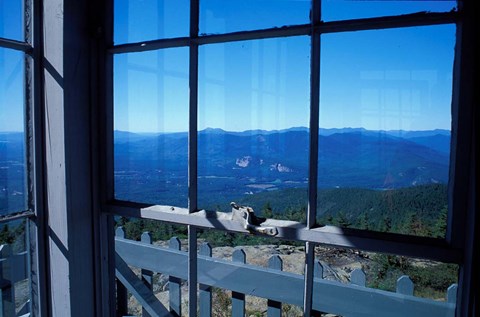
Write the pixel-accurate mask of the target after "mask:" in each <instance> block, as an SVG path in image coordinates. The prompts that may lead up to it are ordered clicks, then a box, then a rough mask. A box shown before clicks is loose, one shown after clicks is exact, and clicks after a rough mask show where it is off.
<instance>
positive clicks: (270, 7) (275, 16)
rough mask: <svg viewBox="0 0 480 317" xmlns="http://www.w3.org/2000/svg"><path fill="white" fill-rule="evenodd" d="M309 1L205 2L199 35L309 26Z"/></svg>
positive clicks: (219, 0)
mask: <svg viewBox="0 0 480 317" xmlns="http://www.w3.org/2000/svg"><path fill="white" fill-rule="evenodd" d="M310 5H311V4H310V1H309V0H242V1H224V0H203V1H200V34H212V33H228V32H237V31H248V30H255V29H266V28H273V27H282V26H286V25H294V24H306V23H309V21H310V20H309V12H310Z"/></svg>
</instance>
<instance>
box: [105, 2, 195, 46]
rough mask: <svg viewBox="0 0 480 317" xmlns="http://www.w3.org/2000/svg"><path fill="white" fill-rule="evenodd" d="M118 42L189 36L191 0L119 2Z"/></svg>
mask: <svg viewBox="0 0 480 317" xmlns="http://www.w3.org/2000/svg"><path fill="white" fill-rule="evenodd" d="M114 2H115V11H114V43H115V44H124V43H134V42H141V41H149V40H156V39H164V38H172V37H181V36H188V33H189V21H190V1H188V0H158V1H144V0H115V1H114Z"/></svg>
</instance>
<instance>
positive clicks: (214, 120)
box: [198, 37, 310, 218]
mask: <svg viewBox="0 0 480 317" xmlns="http://www.w3.org/2000/svg"><path fill="white" fill-rule="evenodd" d="M309 52H310V41H309V38H308V37H296V38H282V39H269V40H258V41H245V42H235V43H227V44H215V45H205V46H201V47H200V51H199V113H198V116H199V130H200V131H199V133H198V193H199V194H198V199H199V207H201V208H207V209H218V210H223V211H230V204H229V203H230V202H231V201H235V202H237V203H242V204H247V205H250V206H252V207H254V208H255V209H256V212H257V213H260V212H261V210H262V209H264V207H268V206H267V205H268V203H269V202H272V203H273V202H274V201H275V199H277V197H278V196H282V197H284V200H283V201H284V202H285V204H284V205H282V206H278V209H276V208H274V209H273V211H274V213H278V214H277V215H276V216H279V217H281V218H285V217H286V214H287V212H290V213H291V214H298V213H300V214H302V215H304V211H305V209H304V208H305V206H306V201H307V196H306V191H305V190H304V189H305V188H306V186H307V180H308V128H306V127H307V126H308V123H309V83H310V70H309V67H310V61H309ZM299 188H300V189H299ZM287 198H288V199H287ZM268 208H270V207H268ZM270 211H272V210H271V208H270Z"/></svg>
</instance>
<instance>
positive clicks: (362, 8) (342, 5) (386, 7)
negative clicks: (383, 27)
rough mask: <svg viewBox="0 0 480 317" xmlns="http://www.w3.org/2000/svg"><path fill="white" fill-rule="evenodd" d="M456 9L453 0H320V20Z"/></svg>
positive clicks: (455, 2) (455, 3)
mask: <svg viewBox="0 0 480 317" xmlns="http://www.w3.org/2000/svg"><path fill="white" fill-rule="evenodd" d="M456 9H457V1H454V0H428V1H427V0H419V1H405V0H389V1H352V0H322V20H323V21H335V20H350V19H361V18H375V17H382V16H389V15H400V14H409V13H417V12H449V11H452V10H456Z"/></svg>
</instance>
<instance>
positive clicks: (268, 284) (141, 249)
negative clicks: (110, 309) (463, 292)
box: [115, 228, 457, 317]
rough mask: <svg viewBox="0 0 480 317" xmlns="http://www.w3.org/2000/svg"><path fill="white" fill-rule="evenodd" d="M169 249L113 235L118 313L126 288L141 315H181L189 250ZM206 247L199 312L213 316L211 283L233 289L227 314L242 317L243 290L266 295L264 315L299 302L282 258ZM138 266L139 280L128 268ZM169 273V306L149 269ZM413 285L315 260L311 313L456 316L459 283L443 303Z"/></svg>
mask: <svg viewBox="0 0 480 317" xmlns="http://www.w3.org/2000/svg"><path fill="white" fill-rule="evenodd" d="M169 246H170V247H169V248H166V247H159V246H154V245H152V244H151V239H150V236H149V235H148V234H147V233H144V234H143V235H142V241H133V240H128V239H125V233H124V231H123V229H122V228H118V229H117V231H116V237H115V251H116V277H117V279H118V281H119V283H117V304H118V305H117V308H118V315H119V316H124V315H127V313H128V312H127V291H128V292H130V293H131V294H133V295H134V296H135V297H136V299H137V301H138V302H139V303H140V304H141V305H142V309H143V312H142V316H149V317H150V316H181V314H182V311H181V309H182V305H181V303H182V299H181V290H180V287H181V281H182V280H186V279H187V265H188V254H187V252H185V251H181V248H180V247H181V245H180V241H179V240H178V239H177V238H172V239H171V240H170V244H169ZM211 254H212V250H211V247H210V245H208V244H203V245H202V246H201V247H200V248H199V256H198V263H197V266H198V267H197V278H198V281H199V283H200V286H199V316H200V317H210V316H212V287H216V288H221V289H225V290H231V291H232V308H231V316H233V317H244V316H245V294H248V295H252V296H256V297H261V298H266V299H268V310H267V315H268V316H269V317H274V316H281V305H282V303H287V304H292V305H296V306H302V305H303V289H304V276H303V275H299V274H293V273H289V272H283V271H282V260H281V258H280V257H279V256H277V255H274V256H272V257H271V258H270V261H269V267H268V268H264V267H259V266H255V265H251V264H247V263H245V252H244V251H243V250H241V249H237V250H235V252H234V253H233V256H232V261H228V260H223V259H217V258H212V257H211ZM129 266H133V267H136V268H139V269H141V270H142V271H141V272H142V279H139V278H138V277H137V275H136V274H135V273H134V272H133V271H132V270H131V269H130V267H129ZM154 272H157V273H162V274H164V275H168V276H169V283H168V287H169V305H168V307H164V306H163V305H162V304H161V303H160V302H159V301H158V299H157V298H156V297H155V295H154V293H153V291H152V289H153V285H152V280H153V279H152V277H153V273H154ZM413 289H414V285H413V282H412V281H411V279H410V278H409V277H408V276H402V277H400V278H399V279H398V281H397V288H396V292H388V291H383V290H378V289H372V288H368V287H366V286H365V273H364V272H363V271H362V270H360V269H357V270H354V271H353V272H352V273H351V277H350V284H345V283H341V282H338V281H332V280H326V279H323V267H322V266H321V264H320V262H319V261H317V263H316V270H315V278H314V285H313V294H314V298H313V309H314V310H315V314H314V315H315V316H320V314H321V313H320V312H327V313H331V314H334V315H339V316H343V317H367V316H368V317H372V316H382V317H405V316H408V317H427V316H432V317H454V316H455V304H456V294H457V285H456V284H453V285H451V286H450V287H449V289H448V291H447V301H434V300H431V299H425V298H419V297H416V296H414V295H413Z"/></svg>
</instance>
